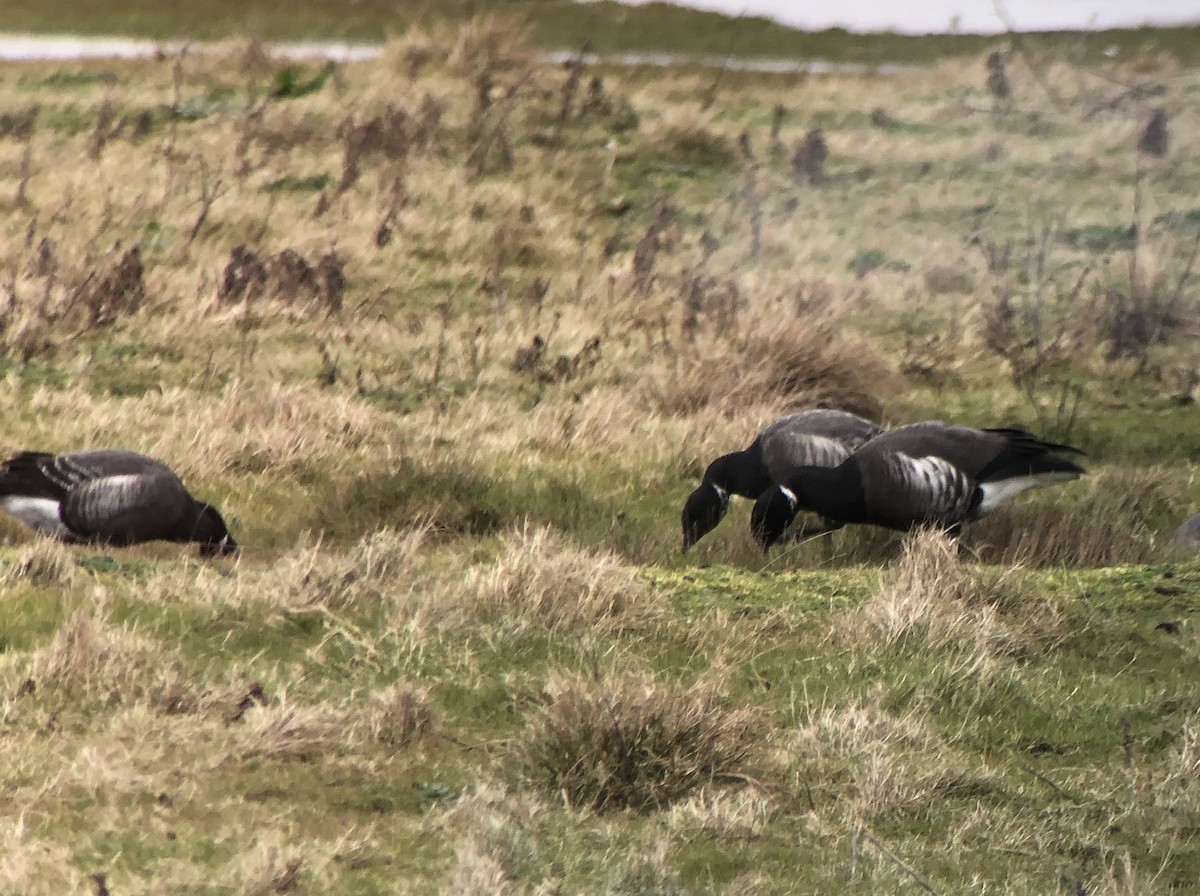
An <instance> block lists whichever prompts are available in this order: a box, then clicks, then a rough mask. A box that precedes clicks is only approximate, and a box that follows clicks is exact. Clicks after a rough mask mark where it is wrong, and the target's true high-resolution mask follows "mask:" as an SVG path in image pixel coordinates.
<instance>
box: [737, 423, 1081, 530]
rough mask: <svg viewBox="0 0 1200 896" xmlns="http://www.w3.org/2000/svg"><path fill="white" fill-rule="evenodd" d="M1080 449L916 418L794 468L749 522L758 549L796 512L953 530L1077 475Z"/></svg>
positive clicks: (1008, 431)
mask: <svg viewBox="0 0 1200 896" xmlns="http://www.w3.org/2000/svg"><path fill="white" fill-rule="evenodd" d="M1080 453H1081V452H1080V451H1079V449H1077V448H1073V447H1071V446H1070V445H1059V444H1056V443H1054V442H1048V441H1045V440H1042V439H1039V438H1037V437H1036V436H1034V435H1032V434H1031V433H1028V432H1026V431H1024V430H1020V429H974V428H972V427H969V426H957V425H954V424H949V423H942V422H940V421H926V422H924V423H913V424H910V425H908V426H900V427H897V428H896V429H893V430H890V431H889V432H886V433H883V434H881V435H880V436H878V437H877V438H875V439H872V440H871V441H869V442H867V443H865V444H864V445H863V446H862V447H860V448H859V449H858V450H857V451H855V452H854V453H853V454H852V455H851V456H850V457H848V458H847V459H846V460H845V461H843V462H842V463H841V464H840V465H838V466H837V467H835V468H832V469H828V468H821V467H815V466H813V467H806V468H804V469H801V470H798V471H796V473H795V474H794V475H793V476H791V477H790V478H788V479H787V480H785V481H783V482H781V483H780V485H779V486H778V487H776V488H773V489H771V490H769V491H768V492H766V493H764V494H763V495H762V496H761V497H760V498H759V501H758V502H757V503H756V504H755V507H754V510H753V512H752V513H751V518H750V519H751V528H752V531H753V533H754V536H755V538H756V540H757V541H758V542H759V544H760V545H761V546H762V547H763V549H764V550H766V549H769V548H770V546H771V545H772V544H774V543H775V542H776V541H778V539H779V538H780V537H781V536H782V534H783V531H784V530H785V529H786V528H787V525H788V523H790V521H791V518H792V516H794V515H795V514H796V513H797V512H798V511H800V510H812V511H815V512H817V513H819V514H821V515H822V516H824V517H826V518H827V519H829V520H834V521H837V523H842V524H844V523H869V524H872V525H876V526H883V527H886V528H889V529H897V530H907V529H912V528H914V527H919V526H936V527H939V528H943V529H949V530H954V531H956V530H957V529H958V527H960V526H961V525H962V524H963V523H965V522H968V521H970V520H973V519H977V518H978V517H980V516H983V515H985V514H987V513H990V512H991V511H992V510H994V509H995V508H996V507H998V506H1000V505H1001V504H1004V503H1006V502H1007V501H1009V500H1011V499H1012V498H1013V497H1015V496H1016V495H1018V494H1020V493H1021V492H1023V491H1026V490H1027V489H1030V488H1038V487H1042V486H1046V485H1052V484H1054V483H1056V482H1065V481H1068V480H1071V479H1076V478H1078V477H1079V476H1081V475H1083V473H1084V472H1085V470H1084V469H1083V468H1082V467H1080V466H1079V465H1078V464H1077V463H1075V462H1074V461H1073V460H1070V459H1069V458H1068V457H1065V456H1064V455H1068V454H1080Z"/></svg>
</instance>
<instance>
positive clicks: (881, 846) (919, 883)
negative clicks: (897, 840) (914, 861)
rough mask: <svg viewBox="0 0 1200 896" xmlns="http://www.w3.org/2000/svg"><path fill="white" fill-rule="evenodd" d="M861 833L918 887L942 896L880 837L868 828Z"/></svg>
mask: <svg viewBox="0 0 1200 896" xmlns="http://www.w3.org/2000/svg"><path fill="white" fill-rule="evenodd" d="M859 833H860V834H861V835H862V838H863V839H864V840H866V841H867V842H868V843H870V844H871V845H872V846H874V847H875V848H876V849H878V850H879V851H880V852H881V853H883V854H884V855H885V856H887V857H888V858H889V859H891V860H892V861H893V862H894V863H895V864H896V867H898V868H899V869H900V870H901V871H903V872H904V873H905V874H907V875H908V876H909V877H911V878H912V879H913V882H914V883H916V885H917V886H918V887H920V888H921V889H922V890H924V891H925V892H926V893H932V894H933V896H941V893H940V892H939V891H938V890H937V889H936V888H934V886H933V884H931V883H930V882H929V881H927V880H926V879H925V878H923V877H921V875H919V874H917V872H915V871H914V870H913V869H911V868H909V867H908V866H907V865H905V864H904V862H903V861H901V859H900V857H899V856H898V855H896V854H895V853H894V852H892V851H891V850H890V849H888V848H887V846H886V845H885V844H884V843H883V841H882V840H880V839H879V838H878V837H876V836H875V835H874V834H872V833H871V832H870V831H868V830H867V829H866V828H862V829H861V830H860V831H859Z"/></svg>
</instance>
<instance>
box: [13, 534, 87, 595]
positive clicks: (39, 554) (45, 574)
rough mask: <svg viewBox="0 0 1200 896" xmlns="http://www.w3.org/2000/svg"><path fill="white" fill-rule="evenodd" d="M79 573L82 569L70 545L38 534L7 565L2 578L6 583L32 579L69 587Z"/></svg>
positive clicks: (64, 587)
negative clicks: (76, 561)
mask: <svg viewBox="0 0 1200 896" xmlns="http://www.w3.org/2000/svg"><path fill="white" fill-rule="evenodd" d="M78 575H79V569H78V566H77V565H76V563H75V558H74V556H73V554H72V552H71V549H70V548H68V547H67V546H66V545H64V544H63V543H62V542H59V541H55V540H54V539H51V538H43V537H35V538H34V540H33V541H32V542H31V543H30V544H27V545H25V546H24V547H22V548H21V550H20V551H19V552H18V553H17V556H16V558H15V559H14V560H13V561H12V562H10V563H8V564H6V565H5V566H4V568H3V572H0V582H3V583H4V584H6V585H16V584H18V583H20V582H30V583H32V584H34V585H41V586H46V587H57V588H62V589H68V588H70V587H71V586H72V585H74V584H75V582H76V581H77V578H78Z"/></svg>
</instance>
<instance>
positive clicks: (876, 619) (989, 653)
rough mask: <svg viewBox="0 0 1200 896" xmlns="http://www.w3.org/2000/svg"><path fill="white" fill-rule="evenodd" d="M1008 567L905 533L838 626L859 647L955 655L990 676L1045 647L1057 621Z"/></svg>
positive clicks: (937, 535) (933, 536)
mask: <svg viewBox="0 0 1200 896" xmlns="http://www.w3.org/2000/svg"><path fill="white" fill-rule="evenodd" d="M1016 571H1017V569H1016V567H1012V566H1010V567H1005V568H1002V569H1001V570H999V571H998V572H988V571H981V570H977V569H976V568H974V567H973V566H972V565H970V564H969V563H968V562H965V561H964V560H963V559H962V557H961V556H960V553H959V545H958V542H957V540H956V539H954V538H951V537H949V536H947V535H946V534H944V533H942V532H938V531H935V530H916V531H914V532H912V533H910V534H909V535H908V536H906V538H905V541H904V547H903V551H902V554H901V556H900V558H899V560H898V561H897V562H896V564H895V567H894V568H893V569H892V570H890V571H889V573H888V575H887V577H886V579H885V581H884V584H883V587H882V588H881V589H880V590H879V591H878V592H877V593H876V594H875V595H874V596H873V597H872V598H871V599H870V600H869V601H867V602H866V603H865V604H864V605H863V606H862V607H861V608H860V609H859V610H857V611H856V612H855V613H854V614H853V615H852V616H850V617H848V618H847V619H846V620H845V621H844V623H843V625H844V629H843V631H842V632H841V636H842V637H843V638H845V639H847V640H848V641H850V642H852V643H855V644H856V645H861V644H863V643H867V644H879V645H884V646H892V647H900V648H904V649H924V648H928V649H932V650H935V651H940V650H950V651H954V652H962V654H963V656H964V658H966V660H967V665H966V668H969V669H970V670H972V674H974V673H978V674H981V675H985V676H986V675H990V674H992V673H993V672H994V671H995V670H996V668H997V663H1002V662H1003V661H1004V659H1005V658H1011V657H1020V656H1024V655H1026V654H1028V653H1029V652H1031V651H1033V652H1037V651H1041V650H1044V649H1046V648H1047V647H1048V646H1050V645H1053V644H1054V643H1055V641H1056V639H1057V638H1059V637H1061V636H1062V625H1063V622H1062V620H1061V618H1060V616H1059V614H1058V613H1057V611H1056V610H1055V609H1054V608H1053V606H1051V605H1050V604H1048V603H1046V602H1045V601H1043V600H1040V599H1037V598H1026V597H1025V596H1023V595H1022V594H1021V592H1020V590H1019V588H1018V587H1017V586H1016V585H1015V583H1013V582H1011V581H1010V580H1011V579H1012V578H1013V576H1014V574H1015V573H1016Z"/></svg>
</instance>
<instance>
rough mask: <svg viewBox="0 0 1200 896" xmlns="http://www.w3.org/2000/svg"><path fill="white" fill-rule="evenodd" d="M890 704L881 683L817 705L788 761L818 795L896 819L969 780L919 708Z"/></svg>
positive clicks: (788, 748)
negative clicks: (858, 695) (857, 695)
mask: <svg viewBox="0 0 1200 896" xmlns="http://www.w3.org/2000/svg"><path fill="white" fill-rule="evenodd" d="M886 704H887V699H886V692H885V691H884V689H882V688H876V689H874V690H873V691H872V692H871V693H870V694H868V695H867V696H866V697H865V698H863V699H861V700H856V701H853V702H851V703H849V704H846V705H843V706H835V707H828V708H825V709H822V710H819V711H814V712H813V713H812V714H811V716H810V717H809V719H808V720H807V721H806V722H805V723H804V724H803V725H802V726H801V727H800V728H799V729H798V730H797V731H796V732H794V734H792V735H791V736H790V737H789V738H787V739H786V741H785V744H786V745H785V747H784V750H785V753H786V756H787V759H788V761H789V762H797V763H798V764H799V767H800V768H801V769H802V770H803V777H804V778H805V779H806V780H808V781H810V782H813V783H812V785H811V786H812V787H813V788H814V789H815V791H816V796H817V798H818V799H821V800H826V799H827V800H831V801H836V802H837V803H839V804H843V803H844V804H846V806H847V808H849V809H850V810H851V811H852V812H853V813H854V814H855V815H857V816H858V817H874V818H894V817H897V816H901V815H911V814H913V813H916V812H919V811H921V810H922V809H924V808H925V807H927V806H928V805H929V804H930V803H931V802H932V801H933V800H934V799H935V798H936V797H937V795H938V794H939V793H943V792H945V791H946V790H950V789H953V788H954V787H956V786H959V785H960V784H961V783H962V782H963V781H964V780H965V774H964V772H963V770H962V769H961V768H960V767H959V763H958V762H957V760H956V759H955V757H953V756H952V755H951V754H950V753H949V751H948V749H947V745H946V743H945V742H944V741H943V740H942V738H941V737H939V736H938V734H937V733H936V731H935V729H934V727H933V725H932V724H931V723H930V722H929V720H928V719H927V718H926V716H925V715H924V713H923V712H922V711H921V710H920V709H918V708H909V709H906V710H904V711H903V712H896V711H894V710H891V709H889V708H888V707H887V705H886ZM848 795H849V799H847V796H848ZM809 798H810V799H813V796H811V795H810V797H809Z"/></svg>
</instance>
